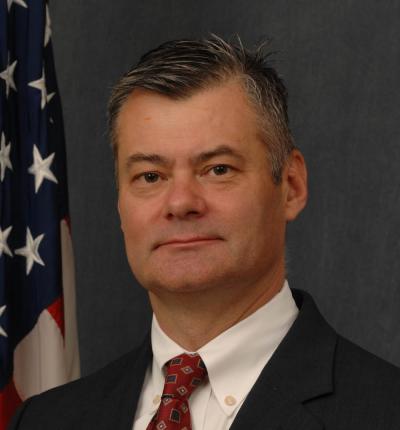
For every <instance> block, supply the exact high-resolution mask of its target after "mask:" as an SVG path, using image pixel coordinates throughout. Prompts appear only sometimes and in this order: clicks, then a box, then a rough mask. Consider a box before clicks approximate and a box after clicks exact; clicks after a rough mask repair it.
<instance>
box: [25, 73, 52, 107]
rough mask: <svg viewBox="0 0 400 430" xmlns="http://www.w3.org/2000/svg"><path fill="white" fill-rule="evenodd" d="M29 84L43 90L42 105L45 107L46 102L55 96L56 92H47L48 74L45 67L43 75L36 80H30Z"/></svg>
mask: <svg viewBox="0 0 400 430" xmlns="http://www.w3.org/2000/svg"><path fill="white" fill-rule="evenodd" d="M28 85H29V86H30V87H32V88H36V89H37V90H39V91H40V92H41V100H40V107H41V108H42V109H44V107H45V106H46V104H47V103H48V102H49V101H50V100H51V99H52V98H53V96H54V94H55V93H50V94H47V89H46V75H45V73H44V69H43V70H42V77H41V78H39V79H37V80H36V81H31V82H29V83H28Z"/></svg>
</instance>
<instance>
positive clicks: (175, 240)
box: [156, 236, 220, 248]
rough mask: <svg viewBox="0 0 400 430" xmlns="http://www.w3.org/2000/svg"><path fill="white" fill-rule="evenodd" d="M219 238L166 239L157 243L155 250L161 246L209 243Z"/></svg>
mask: <svg viewBox="0 0 400 430" xmlns="http://www.w3.org/2000/svg"><path fill="white" fill-rule="evenodd" d="M218 239H220V238H219V237H210V236H192V237H180V238H172V239H168V240H167V241H165V242H161V243H158V244H157V245H156V248H158V247H160V246H162V245H170V244H174V243H175V244H179V243H181V244H184V243H192V242H199V241H211V240H218Z"/></svg>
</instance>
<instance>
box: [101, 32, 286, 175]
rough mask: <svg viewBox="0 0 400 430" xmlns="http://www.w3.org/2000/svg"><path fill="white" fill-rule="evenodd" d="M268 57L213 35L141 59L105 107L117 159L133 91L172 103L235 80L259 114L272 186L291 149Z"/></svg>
mask: <svg viewBox="0 0 400 430" xmlns="http://www.w3.org/2000/svg"><path fill="white" fill-rule="evenodd" d="M270 55H271V54H263V45H261V46H260V47H259V48H258V49H257V50H256V51H255V52H250V51H248V50H247V49H245V48H244V47H243V45H242V44H241V42H240V40H239V44H238V45H231V44H229V43H227V42H225V41H224V40H223V39H221V38H219V37H217V36H212V37H211V38H210V39H202V40H176V41H170V42H166V43H164V44H162V45H161V46H159V47H158V48H156V49H154V50H152V51H150V52H148V53H147V54H145V55H143V56H142V58H141V59H140V61H139V63H138V64H137V66H135V67H133V68H132V69H131V70H130V71H129V72H128V73H126V74H125V75H124V76H123V77H122V78H121V79H120V80H119V82H118V83H117V84H116V85H115V86H114V88H113V91H112V94H111V97H110V102H109V131H110V138H111V144H112V148H113V152H114V156H115V159H117V158H118V133H117V127H116V123H117V118H118V114H119V111H120V109H121V107H122V106H123V104H124V103H125V101H126V100H127V98H128V97H129V96H130V95H131V93H132V92H133V91H134V90H135V89H139V88H140V89H148V90H149V91H154V92H156V93H158V94H163V95H165V96H166V97H169V98H171V99H175V100H182V99H186V98H188V97H191V96H192V95H193V94H195V93H196V92H198V91H201V90H204V89H207V88H210V87H213V86H218V85H219V84H222V83H224V82H227V81H229V80H230V79H231V78H235V79H237V80H238V82H240V83H241V85H242V86H243V89H244V91H245V92H246V95H247V97H248V99H249V102H250V103H251V104H252V106H253V108H254V109H255V111H256V113H257V120H258V122H259V132H260V137H261V138H262V140H263V141H264V143H265V145H266V155H267V156H268V159H269V161H270V165H271V172H272V177H273V180H274V182H275V183H279V182H280V180H281V173H282V168H283V165H284V163H285V160H286V158H287V156H288V154H289V153H290V152H291V151H292V150H293V149H294V145H293V139H292V136H291V133H290V130H289V125H288V114H287V91H286V88H285V86H284V84H283V82H282V80H281V79H280V78H279V76H278V74H277V73H276V71H275V70H274V69H273V68H272V67H271V66H270V65H269V64H268V60H269V57H270Z"/></svg>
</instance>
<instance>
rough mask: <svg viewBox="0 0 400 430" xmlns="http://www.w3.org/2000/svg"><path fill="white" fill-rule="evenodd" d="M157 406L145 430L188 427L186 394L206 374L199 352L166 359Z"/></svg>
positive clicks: (186, 429)
mask: <svg viewBox="0 0 400 430" xmlns="http://www.w3.org/2000/svg"><path fill="white" fill-rule="evenodd" d="M166 366H167V376H166V377H165V383H164V391H163V393H162V396H161V402H160V406H159V407H158V410H157V412H156V414H155V415H154V417H153V418H152V420H151V421H150V424H149V425H148V426H147V430H164V429H165V430H191V429H192V425H191V421H190V411H189V403H188V400H189V397H190V395H191V394H192V392H193V391H194V389H195V388H196V387H198V386H199V385H200V384H201V382H202V381H203V379H204V377H205V376H206V374H207V369H206V366H205V365H204V362H203V360H202V359H201V358H200V355H199V354H181V355H178V356H177V357H174V358H173V359H172V360H170V361H169V362H168V363H167V365H166Z"/></svg>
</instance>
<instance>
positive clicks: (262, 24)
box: [50, 0, 400, 374]
mask: <svg viewBox="0 0 400 430" xmlns="http://www.w3.org/2000/svg"><path fill="white" fill-rule="evenodd" d="M50 12H51V14H52V23H53V45H54V53H55V60H56V67H57V72H58V79H59V86H60V92H61V97H62V101H63V108H64V119H65V126H66V138H67V152H68V168H69V189H70V206H71V217H72V227H73V236H74V247H75V256H76V266H77V296H78V306H79V307H78V320H79V321H78V322H79V333H80V345H81V358H82V370H83V373H84V374H86V373H88V372H90V371H92V370H94V369H96V368H98V367H100V366H102V365H103V364H105V363H107V362H108V361H110V360H111V359H113V358H115V357H117V356H118V355H120V354H122V353H123V352H125V351H127V350H129V349H130V348H131V346H132V345H133V344H134V343H135V342H136V341H137V339H138V338H139V337H141V336H142V335H143V333H144V331H145V330H146V328H147V327H148V325H149V321H150V309H149V306H148V303H147V299H146V295H145V293H144V292H143V291H142V289H141V288H140V286H138V285H137V283H136V281H135V279H134V278H133V277H132V275H131V273H130V270H129V267H128V264H127V262H126V259H125V255H124V248H123V241H122V236H121V232H120V229H119V222H118V216H117V211H116V194H115V190H114V184H113V173H112V159H111V152H110V150H109V148H108V143H107V139H106V136H105V132H106V127H105V110H106V108H105V106H106V101H107V97H108V93H109V88H110V86H111V85H112V83H114V82H115V80H116V79H117V78H118V77H119V76H120V75H121V74H122V73H123V72H124V71H126V70H127V69H128V68H129V66H130V65H131V64H133V63H135V62H136V61H137V59H138V56H139V55H140V54H141V53H143V52H144V51H146V50H148V49H150V48H153V47H155V46H157V45H158V44H160V43H161V42H163V41H165V40H168V39H173V38H179V37H187V36H201V35H204V34H207V33H208V32H210V31H211V32H215V33H217V34H220V35H222V36H225V37H226V36H230V35H232V34H235V33H238V34H240V36H241V37H242V40H243V41H244V42H245V43H246V44H250V45H251V44H253V43H254V42H256V41H258V40H259V39H260V38H262V37H266V36H267V37H272V38H273V40H274V41H273V44H272V48H273V49H277V50H280V51H281V53H280V55H279V57H278V60H277V61H276V67H277V68H278V70H279V71H280V72H281V74H282V75H283V76H284V78H285V81H286V83H287V86H288V89H289V94H290V100H289V107H290V117H291V124H292V130H293V133H294V136H295V139H296V142H297V145H298V146H299V147H300V148H301V150H302V151H303V153H304V155H305V157H306V160H307V162H308V168H309V185H310V200H309V204H308V207H307V208H306V210H305V211H304V213H303V214H302V215H301V217H300V219H299V220H297V221H296V222H295V223H294V224H293V225H291V226H290V228H289V234H288V256H289V282H290V285H291V286H292V287H297V288H303V289H305V290H308V291H310V292H312V293H313V295H314V297H315V298H316V300H317V303H318V304H319V307H320V309H321V311H322V312H323V314H324V315H325V316H326V318H327V319H328V320H329V321H330V322H331V323H332V325H333V326H334V327H335V328H336V329H337V330H338V331H339V332H340V333H342V334H344V335H346V336H347V337H349V338H350V339H352V340H354V341H356V342H357V343H359V344H361V345H362V346H364V347H365V348H367V349H369V350H370V351H372V352H374V353H376V354H377V355H379V356H381V357H383V358H385V359H387V360H389V361H391V362H393V363H395V364H397V365H400V288H399V284H400V265H399V264H398V259H399V251H400V219H399V218H400V217H399V214H400V171H399V170H400V169H399V168H400V151H399V144H400V110H399V102H400V91H399V80H400V51H399V47H400V43H399V40H400V25H399V22H400V20H399V18H400V2H399V1H398V0H396V1H393V0H392V1H390V0H385V1H384V2H379V1H373V0H352V1H351V0H347V1H345V0H343V1H339V0H336V1H333V0H332V1H328V0H310V1H300V0H292V1H283V0H271V1H261V0H257V1H244V0H240V1H238V0H225V1H201V2H199V1H197V0H186V1H181V2H178V1H175V2H174V1H166V0H159V1H156V0H147V1H146V2H144V1H134V0H116V1H110V0H96V1H94V0H85V1H82V0H68V1H65V0H53V1H51V4H50Z"/></svg>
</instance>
